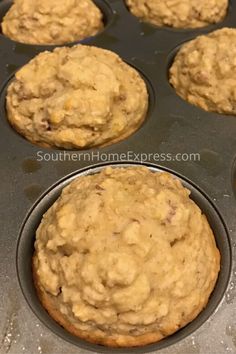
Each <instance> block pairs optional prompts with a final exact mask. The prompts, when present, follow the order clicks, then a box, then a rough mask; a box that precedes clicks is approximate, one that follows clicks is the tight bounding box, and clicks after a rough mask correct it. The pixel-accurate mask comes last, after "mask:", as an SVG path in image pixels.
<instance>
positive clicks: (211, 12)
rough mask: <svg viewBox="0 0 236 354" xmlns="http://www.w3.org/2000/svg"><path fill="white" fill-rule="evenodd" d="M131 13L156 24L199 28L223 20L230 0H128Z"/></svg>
mask: <svg viewBox="0 0 236 354" xmlns="http://www.w3.org/2000/svg"><path fill="white" fill-rule="evenodd" d="M126 3H127V5H128V7H129V9H130V11H131V13H132V14H133V15H135V16H137V17H139V18H140V19H142V20H144V21H146V22H150V23H151V24H153V25H156V26H169V27H176V28H197V27H204V26H208V25H209V24H211V23H218V22H220V21H222V20H223V19H224V17H225V15H226V12H227V9H228V4H229V1H228V0H208V1H206V0H126Z"/></svg>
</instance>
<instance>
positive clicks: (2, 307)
mask: <svg viewBox="0 0 236 354" xmlns="http://www.w3.org/2000/svg"><path fill="white" fill-rule="evenodd" d="M8 3H9V2H8V1H5V0H3V1H1V2H0V16H1V15H2V14H3V12H4V11H5V10H6V8H7V6H5V4H7V5H8ZM102 3H103V0H99V4H102ZM110 7H111V9H112V11H111V12H110V11H109V10H108V11H107V14H108V26H107V28H106V29H105V30H104V32H103V33H101V34H99V35H98V36H96V37H94V38H91V39H88V40H86V41H84V42H85V43H87V44H91V45H97V46H100V47H103V48H107V49H111V50H114V51H115V52H117V53H118V54H120V55H121V57H123V59H125V60H126V61H127V62H129V63H131V64H133V65H134V66H135V67H136V68H138V69H139V70H140V71H141V72H143V74H144V75H145V76H146V77H147V78H148V79H149V81H150V82H151V84H152V86H153V91H154V97H155V99H153V100H152V102H151V103H152V111H151V112H150V114H149V117H148V119H147V121H146V123H145V124H144V125H143V127H142V128H141V129H140V130H139V131H138V132H137V133H136V134H134V135H133V136H131V137H130V138H128V139H126V140H125V141H124V142H121V143H118V144H115V145H112V146H110V147H106V148H102V149H100V151H101V152H103V153H107V154H108V153H115V152H118V153H122V152H127V151H128V150H129V151H133V152H134V153H140V152H143V153H145V152H146V153H155V152H157V153H176V152H178V153H191V152H197V153H200V155H201V160H200V161H195V162H194V161H188V162H187V161H186V162H184V161H182V162H178V161H162V162H155V161H152V160H150V161H149V162H153V163H155V164H156V165H158V166H159V167H160V168H161V167H167V168H169V169H170V170H172V171H173V172H174V173H177V174H180V175H182V176H184V177H185V178H187V179H188V180H190V181H191V182H192V183H194V184H195V185H196V186H198V187H199V188H200V189H201V190H202V191H204V193H205V194H206V195H207V196H208V197H209V199H210V200H211V203H213V204H214V205H215V207H216V208H217V210H218V211H219V213H220V214H221V216H222V218H223V220H224V223H225V225H226V228H227V231H228V234H229V237H230V241H231V247H232V259H233V264H232V272H231V277H230V281H229V284H228V288H227V290H226V292H225V294H224V297H223V299H222V301H221V304H220V305H219V306H218V308H217V309H216V311H215V313H214V314H212V315H211V316H210V318H209V319H208V320H207V321H206V322H205V323H204V324H203V325H202V326H201V327H200V328H199V329H197V330H196V331H195V332H194V333H192V334H191V335H189V336H187V337H186V338H184V339H182V340H181V341H180V342H178V343H176V344H174V345H171V346H169V347H168V348H165V349H161V350H159V351H158V353H161V354H162V353H163V354H225V353H234V354H235V353H236V262H235V260H236V200H235V194H236V164H235V163H234V161H235V157H236V118H235V117H232V116H221V115H218V114H213V113H207V112H204V111H202V110H200V109H198V108H197V107H193V106H191V105H189V104H188V103H186V102H184V101H183V100H181V99H180V98H179V97H177V96H176V94H175V92H174V91H173V89H172V88H171V87H170V86H169V84H168V80H167V71H168V66H169V64H170V61H171V59H172V57H173V53H174V52H175V48H176V47H178V46H179V45H180V44H181V43H182V42H184V41H186V40H189V39H191V38H195V37H196V36H197V35H198V34H201V33H208V32H210V31H211V30H213V29H216V28H220V27H224V26H230V27H236V1H232V3H231V8H230V10H229V13H228V16H227V18H226V19H225V21H224V22H222V23H221V24H219V25H215V26H209V27H207V28H204V29H200V30H195V31H192V30H186V31H184V30H171V29H156V28H154V27H152V26H149V25H146V24H142V23H139V21H138V20H137V19H135V18H134V17H132V16H131V15H130V14H129V13H128V11H127V10H126V8H125V6H124V4H123V2H122V1H121V0H113V1H110ZM109 13H110V15H109ZM112 13H113V14H112ZM45 49H52V47H44V46H41V47H38V46H28V45H23V44H17V43H15V42H13V41H10V40H8V39H7V38H5V37H4V36H2V35H0V65H1V67H0V84H1V85H2V89H3V90H2V94H1V99H0V114H1V119H0V181H1V198H0V216H1V217H0V223H1V225H0V230H1V237H0V284H1V286H0V334H1V338H0V353H1V354H5V353H9V354H21V353H27V354H37V353H39V354H41V353H44V354H67V353H68V354H74V353H81V354H82V353H83V354H86V353H91V352H90V351H87V350H85V349H80V348H79V347H77V346H74V345H72V344H70V343H68V342H66V341H64V340H62V339H61V338H60V337H58V336H56V335H55V334H53V333H52V332H51V331H50V330H49V329H47V328H46V327H45V326H44V325H43V324H41V322H40V321H39V320H38V318H37V317H36V316H35V315H34V314H33V312H32V311H31V310H30V308H29V306H28V304H27V303H26V301H25V299H24V297H23V295H22V292H21V290H20V287H19V283H18V280H17V272H16V246H17V239H18V233H19V230H20V227H21V225H22V222H23V220H24V218H25V216H26V215H27V213H28V212H29V210H30V208H31V207H32V205H33V203H34V202H35V201H36V200H37V199H38V198H39V196H40V195H41V194H42V193H43V192H45V190H46V189H48V188H49V187H51V186H52V185H53V184H54V183H56V182H57V181H58V180H59V179H60V178H63V177H65V176H66V175H68V174H69V173H71V172H74V171H76V170H80V169H81V168H83V167H86V166H88V165H91V164H92V162H91V161H77V162H73V161H64V162H63V161H54V162H53V161H51V162H47V161H41V162H39V161H37V153H38V152H39V151H41V152H42V153H52V152H53V153H55V154H56V153H59V151H57V150H49V149H43V148H39V147H37V146H34V145H32V144H30V143H29V142H27V141H25V140H24V139H23V138H22V137H21V136H19V135H18V134H16V133H15V132H14V131H13V130H12V129H11V127H10V126H9V125H8V123H7V121H6V117H5V109H4V101H5V96H4V92H5V91H4V87H5V84H4V83H6V82H7V81H8V80H9V79H10V78H11V75H12V74H13V73H14V72H15V70H17V69H18V68H19V67H21V66H22V65H23V64H25V63H26V62H28V61H29V59H30V58H32V57H34V56H35V55H36V54H37V53H39V52H40V51H42V50H45ZM97 151H98V150H97V149H94V150H92V151H90V154H92V152H97ZM70 154H72V152H71V153H70ZM97 162H98V161H97V160H96V161H94V164H96V163H97ZM101 162H102V161H101ZM135 162H137V161H135ZM26 261H27V260H26ZM110 352H111V353H112V349H111V351H110ZM124 352H125V351H124Z"/></svg>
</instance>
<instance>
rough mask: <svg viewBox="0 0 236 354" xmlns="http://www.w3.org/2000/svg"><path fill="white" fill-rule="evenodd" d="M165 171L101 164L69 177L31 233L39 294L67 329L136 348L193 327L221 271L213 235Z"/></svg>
mask: <svg viewBox="0 0 236 354" xmlns="http://www.w3.org/2000/svg"><path fill="white" fill-rule="evenodd" d="M189 194H190V192H189V191H188V190H187V189H185V188H184V187H183V186H182V184H181V182H180V181H179V180H178V179H175V178H174V177H172V176H171V175H170V174H168V173H154V172H151V171H150V170H149V169H147V168H144V167H143V168H142V167H130V168H107V169H104V170H102V172H100V173H97V174H94V175H86V176H82V177H79V178H77V179H75V180H74V181H73V182H72V183H71V184H69V185H68V186H67V187H66V188H65V189H64V190H63V191H62V194H61V196H60V197H59V199H58V200H57V201H56V202H55V203H54V204H53V206H52V207H51V208H50V209H49V210H48V211H47V212H46V214H45V215H44V217H43V219H42V221H41V224H40V226H39V228H38V230H37V233H36V242H35V254H34V258H33V274H34V281H35V285H36V288H37V292H38V295H39V298H40V300H41V302H42V304H43V306H44V307H45V308H46V309H47V311H48V312H49V314H50V315H51V316H52V317H53V318H54V319H55V320H56V321H57V322H58V323H60V324H61V325H62V326H63V327H64V328H65V329H67V330H68V331H69V332H71V333H73V334H75V335H77V336H79V337H81V338H83V339H85V340H88V341H90V342H93V343H99V344H103V345H108V346H118V347H130V346H142V345H145V344H149V343H153V342H156V341H159V340H161V339H162V338H164V337H166V336H168V335H170V334H172V333H174V332H176V331H177V330H178V329H180V328H182V327H183V326H185V325H186V324H187V323H189V322H191V321H192V320H193V319H194V318H195V317H196V316H197V315H198V314H199V313H200V312H201V311H202V310H203V308H204V307H205V306H206V304H207V302H208V299H209V296H210V294H211V292H212V290H213V288H214V286H215V283H216V280H217V276H218V272H219V269H220V255H219V251H218V249H217V247H216V244H215V239H214V235H213V233H212V231H211V228H210V226H209V224H208V222H207V219H206V217H205V216H204V215H203V214H202V212H201V210H200V209H199V208H198V206H197V205H196V204H195V203H194V202H193V201H192V200H191V199H190V198H189Z"/></svg>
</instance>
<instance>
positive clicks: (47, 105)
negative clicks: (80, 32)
mask: <svg viewBox="0 0 236 354" xmlns="http://www.w3.org/2000/svg"><path fill="white" fill-rule="evenodd" d="M147 109H148V93H147V88H146V85H145V82H144V81H143V79H142V78H141V76H140V75H139V73H138V72H137V71H136V70H135V69H133V68H132V67H130V66H129V65H128V64H126V63H124V62H123V61H122V60H121V58H120V57H119V56H118V55H117V54H115V53H113V52H111V51H108V50H105V49H101V48H96V47H91V46H85V45H77V46H74V47H72V48H67V47H64V48H57V49H55V50H54V51H53V52H44V53H41V54H39V55H38V56H36V58H34V59H33V60H31V61H30V62H29V63H28V64H27V65H25V66H24V67H23V68H22V69H21V70H19V71H18V72H17V73H16V76H15V79H14V80H13V82H12V83H11V84H10V86H9V87H8V90H7V114H8V119H9V121H10V123H11V124H12V126H13V127H14V128H15V129H16V130H17V131H18V132H19V133H20V134H22V135H23V136H24V137H26V139H28V140H29V141H31V142H33V143H36V144H39V145H42V146H56V147H60V148H68V149H70V148H77V149H82V148H89V147H93V146H103V145H107V144H112V143H114V142H117V141H119V140H122V139H124V138H126V137H128V136H129V135H130V134H132V133H133V132H135V131H136V130H137V129H138V128H139V127H140V125H141V124H142V123H143V121H144V119H145V117H146V113H147Z"/></svg>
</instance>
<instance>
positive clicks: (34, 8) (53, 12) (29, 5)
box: [2, 0, 104, 45]
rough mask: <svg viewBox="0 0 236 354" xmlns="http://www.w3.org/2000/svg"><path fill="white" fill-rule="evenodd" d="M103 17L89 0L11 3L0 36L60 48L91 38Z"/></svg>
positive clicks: (17, 0)
mask: <svg viewBox="0 0 236 354" xmlns="http://www.w3.org/2000/svg"><path fill="white" fill-rule="evenodd" d="M103 26H104V25H103V15H102V13H101V11H100V9H99V8H98V7H97V6H96V5H95V4H94V3H93V1H91V0H63V1H58V0H15V1H14V4H13V5H12V7H11V8H10V10H9V11H8V12H7V14H6V15H5V17H4V19H3V22H2V32H3V34H5V36H7V37H9V38H11V39H12V40H15V41H18V42H21V43H27V44H44V45H46V44H64V43H69V42H74V41H79V40H82V39H85V38H87V37H90V36H94V35H95V34H97V33H98V32H99V31H100V30H101V29H102V28H103Z"/></svg>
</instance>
